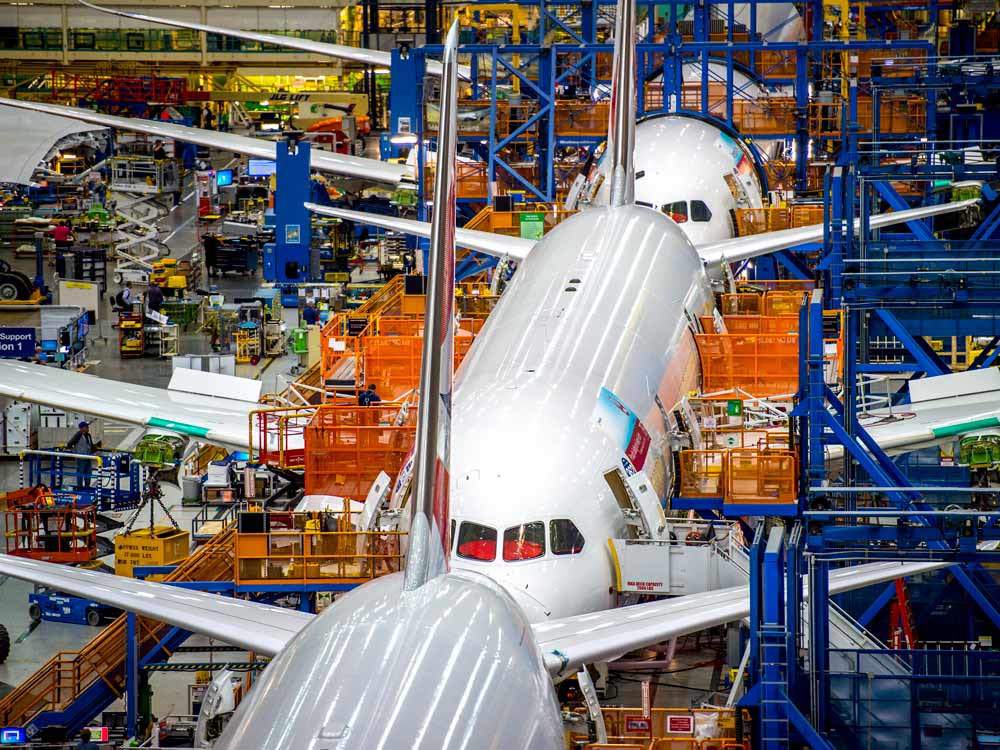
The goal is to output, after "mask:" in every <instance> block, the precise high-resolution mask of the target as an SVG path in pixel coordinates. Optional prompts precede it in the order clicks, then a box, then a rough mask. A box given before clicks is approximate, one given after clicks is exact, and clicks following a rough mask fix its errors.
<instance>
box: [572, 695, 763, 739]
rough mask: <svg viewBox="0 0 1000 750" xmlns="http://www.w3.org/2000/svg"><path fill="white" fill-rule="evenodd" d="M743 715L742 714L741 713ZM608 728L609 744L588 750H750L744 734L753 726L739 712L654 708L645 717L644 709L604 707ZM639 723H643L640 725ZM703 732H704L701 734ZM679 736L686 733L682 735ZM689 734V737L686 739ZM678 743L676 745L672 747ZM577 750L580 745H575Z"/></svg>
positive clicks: (747, 717)
mask: <svg viewBox="0 0 1000 750" xmlns="http://www.w3.org/2000/svg"><path fill="white" fill-rule="evenodd" d="M739 712H742V713H739ZM601 714H602V715H603V717H604V726H605V728H606V729H607V733H608V741H607V743H591V744H585V745H582V747H584V748H587V749H588V750H604V749H610V748H616V749H624V748H633V747H634V748H639V750H650V748H656V750H667V749H668V748H669V749H670V750H674V749H675V748H685V749H689V748H693V749H694V750H746V749H747V748H749V743H746V742H744V739H743V736H741V735H742V732H743V731H746V730H747V729H748V728H749V726H750V716H749V715H748V714H747V712H745V711H743V710H742V709H739V708H709V707H706V708H697V709H694V708H652V709H651V710H650V712H649V715H648V716H644V714H643V710H642V709H641V708H638V707H635V708H630V707H619V706H616V707H603V706H602V707H601ZM737 717H739V718H741V719H742V720H743V721H742V730H741V729H740V728H738V727H737V723H738V722H737ZM637 719H639V720H640V721H636V720H637ZM698 730H700V731H698ZM679 732H683V734H680V733H679ZM702 732H704V733H705V734H712V735H715V736H714V737H712V738H704V739H696V738H695V735H697V734H701V733H702ZM685 734H687V736H684V735H685ZM569 738H570V740H571V741H574V740H581V741H585V740H586V737H585V736H582V735H581V736H577V734H576V733H575V732H571V733H570V737H569ZM672 743H674V744H672ZM573 746H574V747H577V746H578V745H577V744H576V743H575V742H574V743H573Z"/></svg>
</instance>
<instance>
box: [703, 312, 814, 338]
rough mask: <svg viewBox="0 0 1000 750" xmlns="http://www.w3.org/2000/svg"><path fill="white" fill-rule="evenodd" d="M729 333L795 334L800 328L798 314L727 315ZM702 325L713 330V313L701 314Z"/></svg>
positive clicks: (725, 321) (724, 319) (726, 321)
mask: <svg viewBox="0 0 1000 750" xmlns="http://www.w3.org/2000/svg"><path fill="white" fill-rule="evenodd" d="M722 320H723V322H724V323H725V326H726V332H727V333H739V334H748V333H776V334H786V335H794V334H797V333H798V330H799V316H798V315H726V316H725V317H724V318H723V319H722ZM701 327H702V328H703V329H704V330H706V331H711V330H713V329H714V327H715V318H713V317H712V316H711V315H703V316H701Z"/></svg>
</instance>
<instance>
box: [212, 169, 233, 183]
mask: <svg viewBox="0 0 1000 750" xmlns="http://www.w3.org/2000/svg"><path fill="white" fill-rule="evenodd" d="M215 184H216V185H218V186H219V187H226V186H227V185H232V184H233V170H231V169H220V170H219V171H218V172H216V173H215Z"/></svg>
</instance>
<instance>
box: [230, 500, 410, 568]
mask: <svg viewBox="0 0 1000 750" xmlns="http://www.w3.org/2000/svg"><path fill="white" fill-rule="evenodd" d="M343 502H344V505H345V508H344V509H343V510H339V511H322V512H311V513H274V512H272V513H260V514H254V515H259V516H260V520H261V521H262V522H263V524H264V528H263V531H262V532H261V533H244V532H242V531H241V532H240V533H238V534H237V535H236V583H237V584H238V585H247V584H250V585H253V584H258V585H260V584H274V583H285V584H287V583H296V584H322V583H330V584H332V583H341V584H343V583H360V582H362V581H366V580H370V579H372V578H377V577H378V576H380V575H385V574H386V573H395V572H397V571H399V570H401V569H402V565H403V554H402V537H403V536H404V532H399V531H366V530H361V529H359V528H358V522H359V518H360V512H358V511H352V510H351V505H350V503H351V501H350V500H347V499H345V500H344V501H343Z"/></svg>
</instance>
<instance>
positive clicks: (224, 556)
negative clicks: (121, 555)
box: [0, 527, 235, 736]
mask: <svg viewBox="0 0 1000 750" xmlns="http://www.w3.org/2000/svg"><path fill="white" fill-rule="evenodd" d="M234 537H235V528H234V527H230V528H228V529H225V530H223V531H221V532H219V533H218V534H217V535H216V536H215V537H214V538H213V539H211V540H210V541H209V542H207V543H206V544H205V545H203V546H202V547H199V548H198V549H197V550H196V551H195V552H194V553H193V554H192V555H191V556H190V557H189V558H188V559H187V560H185V561H184V562H183V563H181V564H180V565H179V566H178V567H177V568H176V569H175V570H174V571H173V572H172V573H170V574H169V575H168V576H167V577H166V578H165V579H164V582H165V583H170V582H175V581H223V580H232V577H233V560H234V555H233V547H234V544H233V541H234ZM137 627H138V633H139V654H140V660H139V664H140V667H141V666H142V665H144V664H147V663H149V662H153V661H165V660H166V659H167V658H169V656H170V654H171V653H172V652H173V650H174V649H176V648H177V647H178V646H179V645H180V644H181V643H183V642H184V640H185V639H186V638H187V637H188V636H189V635H190V633H189V632H188V631H186V630H181V629H180V628H176V627H173V626H170V625H165V624H164V623H160V622H156V621H155V620H150V619H148V618H144V617H140V618H138V621H137ZM125 651H126V617H125V615H122V616H120V617H118V618H117V619H116V620H115V621H114V622H113V623H111V624H110V625H108V627H106V628H105V629H104V630H103V631H101V633H100V634H99V635H97V637H95V638H94V639H93V640H92V641H91V642H90V643H88V644H87V645H86V646H85V647H84V648H83V649H82V650H81V651H62V652H59V653H58V654H56V655H55V656H54V657H52V659H50V660H49V661H48V662H47V663H46V664H44V665H43V666H42V668H41V669H39V670H38V671H37V672H35V674H34V675H32V676H31V677H30V678H28V679H27V680H25V681H24V682H23V683H22V684H21V685H19V686H18V687H17V688H15V689H14V690H12V691H11V692H9V693H8V694H7V695H5V696H4V697H3V699H2V700H0V725H2V726H21V727H26V728H27V730H28V735H29V736H35V735H37V734H38V733H39V732H41V731H42V730H43V729H45V728H46V727H56V726H58V727H63V728H65V730H66V732H68V733H70V734H75V733H76V732H77V731H79V730H80V729H81V728H82V727H84V726H86V724H87V722H88V721H90V720H91V719H92V718H93V717H94V716H96V715H97V714H99V713H100V712H101V711H103V710H105V709H106V708H107V707H108V706H110V705H111V703H113V702H114V701H115V700H116V699H117V698H119V697H121V696H122V694H123V693H124V692H125Z"/></svg>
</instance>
